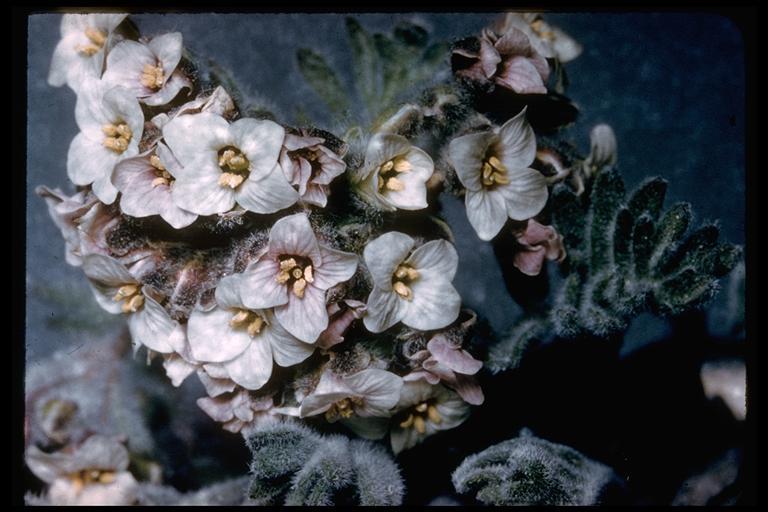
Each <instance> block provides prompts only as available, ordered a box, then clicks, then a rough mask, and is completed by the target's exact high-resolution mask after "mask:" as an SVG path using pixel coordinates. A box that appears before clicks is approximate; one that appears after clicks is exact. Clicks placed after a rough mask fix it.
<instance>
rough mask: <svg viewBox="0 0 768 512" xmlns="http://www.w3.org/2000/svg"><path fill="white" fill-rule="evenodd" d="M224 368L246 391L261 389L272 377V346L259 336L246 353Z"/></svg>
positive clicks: (225, 364) (226, 364)
mask: <svg viewBox="0 0 768 512" xmlns="http://www.w3.org/2000/svg"><path fill="white" fill-rule="evenodd" d="M223 366H224V368H226V370H227V372H228V373H229V377H230V378H231V379H232V380H233V381H235V382H237V383H238V384H240V385H241V386H243V387H244V388H245V389H250V390H256V389H259V388H261V387H262V386H263V385H264V384H266V382H267V381H268V380H269V377H271V376H272V345H270V344H269V343H268V342H267V340H265V339H263V338H262V337H260V336H257V337H256V338H255V339H254V341H253V343H251V344H250V345H249V346H248V348H247V349H246V350H245V352H243V353H242V354H240V355H239V356H238V357H236V358H235V359H233V360H232V361H229V362H227V363H224V365H223Z"/></svg>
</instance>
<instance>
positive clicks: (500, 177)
mask: <svg viewBox="0 0 768 512" xmlns="http://www.w3.org/2000/svg"><path fill="white" fill-rule="evenodd" d="M492 177H493V181H494V182H496V183H498V184H500V185H507V184H508V183H509V178H507V175H506V173H504V174H502V173H499V172H495V173H493V176H492Z"/></svg>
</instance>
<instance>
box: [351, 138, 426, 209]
mask: <svg viewBox="0 0 768 512" xmlns="http://www.w3.org/2000/svg"><path fill="white" fill-rule="evenodd" d="M434 170H435V164H434V163H433V162H432V158H431V157H430V156H429V155H428V154H427V153H426V152H424V151H423V150H421V149H419V148H417V147H416V146H412V145H411V143H410V142H408V139H406V138H405V137H403V136H401V135H396V134H392V133H380V134H377V135H374V136H373V137H372V138H371V140H370V142H369V143H368V147H367V149H366V151H365V162H364V163H363V167H362V169H360V171H358V172H357V173H356V177H355V178H354V179H355V180H356V181H357V182H358V183H359V185H358V191H359V192H360V194H361V195H362V196H363V197H364V198H365V199H366V201H368V202H369V203H370V204H372V205H373V206H376V207H378V208H380V209H382V210H388V211H395V210H397V209H400V210H421V209H422V208H426V207H427V185H426V183H427V181H428V180H429V178H430V177H432V173H433V172H434Z"/></svg>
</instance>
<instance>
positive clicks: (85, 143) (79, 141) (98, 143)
mask: <svg viewBox="0 0 768 512" xmlns="http://www.w3.org/2000/svg"><path fill="white" fill-rule="evenodd" d="M75 119H76V120H77V126H78V127H79V128H80V133H78V134H77V135H76V136H75V138H74V139H73V140H72V143H71V144H70V145H69V153H68V154H67V175H68V176H69V179H70V180H72V182H73V183H74V184H75V185H91V184H92V185H93V193H94V194H96V197H98V198H99V200H100V201H102V202H103V203H105V204H111V203H112V202H113V201H114V200H115V198H116V197H117V189H116V188H115V186H114V185H113V184H112V171H113V170H114V168H115V165H117V163H118V162H120V161H121V160H123V159H125V158H129V157H132V156H134V155H136V154H138V152H139V141H140V140H141V136H142V133H143V131H144V114H142V112H141V107H140V106H139V102H138V101H136V98H134V97H133V96H132V95H131V94H130V93H129V92H128V91H127V90H125V89H122V88H120V87H113V88H108V87H107V86H106V85H105V84H104V83H101V82H97V83H94V84H93V85H89V86H87V87H83V89H82V90H81V91H80V93H79V94H78V96H77V105H76V106H75Z"/></svg>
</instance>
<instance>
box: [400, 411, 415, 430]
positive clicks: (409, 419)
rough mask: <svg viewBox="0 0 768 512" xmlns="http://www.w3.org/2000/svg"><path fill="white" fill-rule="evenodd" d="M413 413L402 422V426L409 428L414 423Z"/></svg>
mask: <svg viewBox="0 0 768 512" xmlns="http://www.w3.org/2000/svg"><path fill="white" fill-rule="evenodd" d="M413 417H414V416H413V414H409V415H408V417H407V418H406V419H405V421H401V422H400V428H409V427H410V426H411V425H413Z"/></svg>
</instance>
